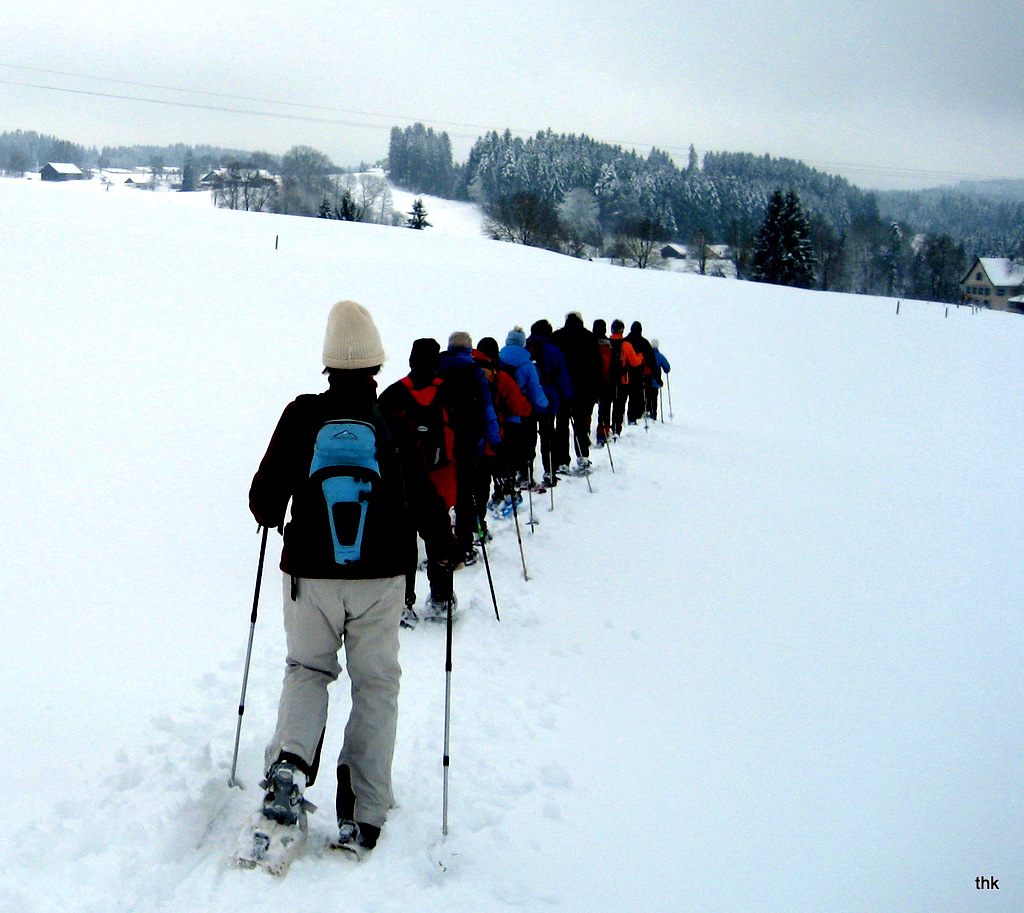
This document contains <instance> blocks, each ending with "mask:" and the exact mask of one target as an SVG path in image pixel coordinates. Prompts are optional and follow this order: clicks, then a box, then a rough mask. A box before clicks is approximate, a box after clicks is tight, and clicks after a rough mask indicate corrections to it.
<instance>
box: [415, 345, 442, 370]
mask: <svg viewBox="0 0 1024 913" xmlns="http://www.w3.org/2000/svg"><path fill="white" fill-rule="evenodd" d="M440 355H441V346H440V344H439V343H438V341H437V340H436V339H431V338H430V337H429V336H426V337H423V338H422V339H417V340H416V341H415V342H414V343H413V344H412V352H410V353H409V367H410V368H412V369H413V371H436V370H437V362H438V359H439V358H440Z"/></svg>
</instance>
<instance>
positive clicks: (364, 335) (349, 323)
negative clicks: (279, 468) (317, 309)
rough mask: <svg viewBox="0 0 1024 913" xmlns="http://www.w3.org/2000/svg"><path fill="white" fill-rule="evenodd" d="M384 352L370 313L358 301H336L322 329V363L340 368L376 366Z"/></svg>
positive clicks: (380, 362)
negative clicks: (325, 326) (324, 331)
mask: <svg viewBox="0 0 1024 913" xmlns="http://www.w3.org/2000/svg"><path fill="white" fill-rule="evenodd" d="M386 359H387V356H386V355H385V354H384V346H383V345H381V341H380V333H378V332H377V327H376V325H375V324H374V322H373V317H371V316H370V312H369V311H368V310H366V308H364V307H363V306H362V305H361V304H356V302H354V301H339V302H338V303H337V304H336V305H334V307H332V308H331V313H330V314H329V315H328V317H327V332H326V333H324V367H326V368H337V369H339V370H342V371H356V370H359V369H360V368H375V367H377V366H378V365H382V364H384V361H385V360H386Z"/></svg>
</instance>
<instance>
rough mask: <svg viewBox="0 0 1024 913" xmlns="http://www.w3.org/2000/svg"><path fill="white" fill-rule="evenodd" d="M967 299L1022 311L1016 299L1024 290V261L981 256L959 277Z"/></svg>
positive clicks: (993, 306)
mask: <svg viewBox="0 0 1024 913" xmlns="http://www.w3.org/2000/svg"><path fill="white" fill-rule="evenodd" d="M960 287H961V288H962V289H963V295H964V301H965V302H966V303H968V304H974V305H979V306H980V307H987V308H992V309H993V310H996V311H1019V310H1021V308H1020V306H1019V304H1017V303H1015V302H1014V299H1015V298H1018V297H1020V295H1021V293H1022V292H1024V261H1021V260H1014V259H1012V258H1010V257H978V258H977V259H976V260H975V261H974V263H973V264H972V266H971V268H970V270H968V272H967V275H965V276H964V278H963V279H961V280H960Z"/></svg>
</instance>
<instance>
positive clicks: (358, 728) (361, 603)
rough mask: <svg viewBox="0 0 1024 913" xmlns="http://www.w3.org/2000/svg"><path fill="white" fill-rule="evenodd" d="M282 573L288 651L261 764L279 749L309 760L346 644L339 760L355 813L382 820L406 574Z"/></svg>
mask: <svg viewBox="0 0 1024 913" xmlns="http://www.w3.org/2000/svg"><path fill="white" fill-rule="evenodd" d="M297 582H298V591H297V593H296V596H295V599H294V600H293V599H292V578H291V577H290V576H289V575H287V574H286V575H285V576H284V630H285V636H286V639H287V644H288V658H287V662H286V667H285V673H284V685H283V687H282V690H281V702H280V704H279V705H278V715H277V730H276V731H275V732H274V738H273V741H271V743H270V745H269V746H267V753H266V762H267V767H268V768H269V766H270V765H271V764H272V763H273V762H274V761H276V760H277V758H278V755H279V754H280V753H281V752H282V751H287V752H290V753H292V754H295V755H298V756H299V757H300V758H302V759H303V760H304V761H305V762H306V763H307V764H309V765H310V767H312V766H313V764H314V758H315V757H316V755H317V750H318V747H319V745H320V743H321V740H322V738H323V734H324V729H325V727H326V725H327V687H328V685H330V684H331V682H333V681H335V680H336V679H337V678H338V676H339V675H340V674H341V665H340V664H339V662H338V651H339V650H341V648H342V647H344V648H345V659H346V662H347V665H348V675H349V679H350V681H351V684H352V710H351V713H350V714H349V718H348V724H347V726H346V727H345V742H344V745H343V746H342V749H341V755H340V757H339V758H338V764H339V765H341V764H345V765H347V766H348V767H349V769H350V771H351V773H352V790H353V792H354V793H355V795H356V808H355V815H356V820H357V821H360V822H362V823H365V824H372V825H375V826H376V827H382V826H383V824H384V821H385V819H386V818H387V813H388V809H390V808H391V807H392V805H394V794H393V793H392V790H391V762H392V759H393V757H394V752H395V733H396V730H397V722H398V683H399V679H400V677H401V674H402V670H401V667H400V666H399V665H398V630H399V619H400V618H401V614H402V606H403V604H404V602H405V598H404V597H405V578H404V577H392V578H385V579H378V580H313V579H309V578H305V577H303V578H300V579H299V580H298V581H297Z"/></svg>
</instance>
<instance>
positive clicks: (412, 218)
mask: <svg viewBox="0 0 1024 913" xmlns="http://www.w3.org/2000/svg"><path fill="white" fill-rule="evenodd" d="M405 224H406V225H407V226H408V227H409V228H415V229H418V230H420V231H422V230H423V229H424V228H429V227H430V223H429V222H428V221H427V208H426V207H425V206H424V205H423V200H421V199H420V198H419V197H416V199H415V200H413V203H412V212H410V213H409V219H408V221H407V222H406V223H405Z"/></svg>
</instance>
